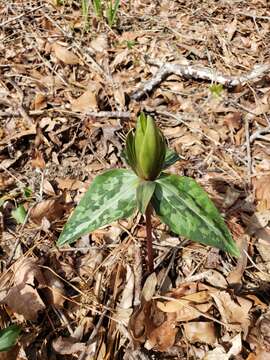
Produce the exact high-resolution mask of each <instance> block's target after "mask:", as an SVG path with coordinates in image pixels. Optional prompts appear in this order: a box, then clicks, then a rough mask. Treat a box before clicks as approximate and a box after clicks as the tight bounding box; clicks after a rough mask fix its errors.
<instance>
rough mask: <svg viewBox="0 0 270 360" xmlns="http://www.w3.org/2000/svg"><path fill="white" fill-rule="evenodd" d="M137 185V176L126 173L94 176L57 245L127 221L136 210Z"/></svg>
mask: <svg viewBox="0 0 270 360" xmlns="http://www.w3.org/2000/svg"><path fill="white" fill-rule="evenodd" d="M138 182H139V179H138V178H137V176H136V175H134V174H133V173H132V172H131V171H129V170H125V169H114V170H109V171H106V172H105V173H103V174H101V175H99V176H97V177H96V178H95V179H94V181H93V182H92V184H91V186H90V187H89V189H88V190H87V192H86V194H85V195H84V196H83V198H82V199H81V201H80V203H79V204H78V206H77V207H76V209H75V210H74V212H73V214H72V215H71V217H70V219H69V220H68V222H67V224H66V225H65V227H64V229H63V231H62V233H61V235H60V237H59V239H58V241H57V245H58V246H62V245H64V244H68V243H72V242H73V241H75V240H77V239H78V238H79V237H80V236H81V235H84V234H86V233H89V232H91V231H94V230H96V229H98V228H100V227H101V226H104V225H107V224H109V223H111V222H113V221H115V220H118V219H122V218H125V217H129V216H130V215H131V214H132V213H133V212H134V210H135V208H136V188H137V186H138Z"/></svg>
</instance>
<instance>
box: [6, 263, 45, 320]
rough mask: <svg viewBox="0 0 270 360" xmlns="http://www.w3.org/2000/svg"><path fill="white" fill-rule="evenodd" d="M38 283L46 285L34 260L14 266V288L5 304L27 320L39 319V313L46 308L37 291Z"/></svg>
mask: <svg viewBox="0 0 270 360" xmlns="http://www.w3.org/2000/svg"><path fill="white" fill-rule="evenodd" d="M36 282H37V283H38V284H40V285H41V286H42V287H44V285H45V284H46V282H45V279H44V277H43V275H42V272H41V270H40V268H39V266H38V265H37V263H36V262H35V260H33V259H27V258H25V259H23V260H21V261H20V262H18V263H16V264H15V266H14V286H13V287H12V288H11V289H10V291H9V292H8V294H7V296H6V297H5V298H4V299H3V303H5V304H7V305H8V306H9V307H10V308H11V309H12V311H13V312H14V313H15V314H19V315H22V316H23V318H24V319H25V320H33V321H35V320H36V319H37V316H38V313H39V311H42V310H44V309H45V308H46V306H45V304H44V302H43V301H42V299H41V297H40V296H39V293H38V291H37V289H36V287H35V286H36Z"/></svg>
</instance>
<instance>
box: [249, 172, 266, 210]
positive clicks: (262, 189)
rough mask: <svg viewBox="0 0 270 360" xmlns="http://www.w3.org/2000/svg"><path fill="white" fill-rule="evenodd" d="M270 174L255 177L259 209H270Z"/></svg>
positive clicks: (254, 183) (254, 184)
mask: <svg viewBox="0 0 270 360" xmlns="http://www.w3.org/2000/svg"><path fill="white" fill-rule="evenodd" d="M269 183H270V175H265V176H261V177H259V178H257V177H256V178H254V180H253V186H254V189H255V196H256V200H257V202H258V205H257V209H258V211H264V210H269V209H270V186H269Z"/></svg>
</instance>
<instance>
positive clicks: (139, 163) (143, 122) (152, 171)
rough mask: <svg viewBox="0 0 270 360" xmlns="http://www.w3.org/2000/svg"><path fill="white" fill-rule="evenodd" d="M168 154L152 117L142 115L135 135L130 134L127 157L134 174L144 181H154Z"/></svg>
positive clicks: (127, 143)
mask: <svg viewBox="0 0 270 360" xmlns="http://www.w3.org/2000/svg"><path fill="white" fill-rule="evenodd" d="M165 153H166V144H165V139H164V137H163V135H162V133H161V132H160V130H159V129H158V128H157V127H156V124H155V121H154V119H153V118H152V117H151V116H146V115H145V114H144V113H141V114H140V116H139V117H138V121H137V127H136V132H135V135H134V133H133V132H130V133H129V134H128V136H127V141H126V155H127V159H128V163H129V165H130V166H131V167H132V169H133V170H134V172H135V173H136V174H137V175H138V176H139V177H140V178H142V179H144V180H154V179H156V178H157V176H158V175H159V174H160V172H161V170H162V167H163V163H164V159H165Z"/></svg>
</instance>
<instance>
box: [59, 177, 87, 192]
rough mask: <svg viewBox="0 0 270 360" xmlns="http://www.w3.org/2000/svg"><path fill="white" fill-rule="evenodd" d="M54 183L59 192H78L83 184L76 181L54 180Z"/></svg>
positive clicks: (68, 179)
mask: <svg viewBox="0 0 270 360" xmlns="http://www.w3.org/2000/svg"><path fill="white" fill-rule="evenodd" d="M55 181H56V182H57V184H58V188H59V189H60V190H78V189H82V188H84V183H83V182H82V181H79V180H76V179H71V178H56V179H55Z"/></svg>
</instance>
